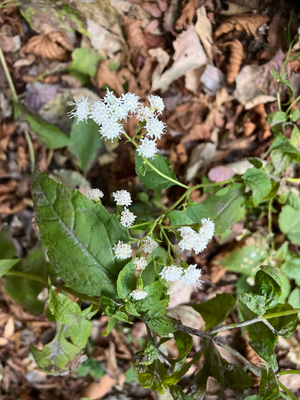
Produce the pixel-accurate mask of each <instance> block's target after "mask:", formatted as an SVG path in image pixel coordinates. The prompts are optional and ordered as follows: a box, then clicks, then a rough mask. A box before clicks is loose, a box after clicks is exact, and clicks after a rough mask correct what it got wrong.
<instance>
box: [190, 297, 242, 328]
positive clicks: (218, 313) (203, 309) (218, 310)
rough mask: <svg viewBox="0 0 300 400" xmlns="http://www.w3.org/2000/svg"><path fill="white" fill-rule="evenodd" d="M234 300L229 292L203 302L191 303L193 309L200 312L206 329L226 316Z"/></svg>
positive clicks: (215, 324)
mask: <svg viewBox="0 0 300 400" xmlns="http://www.w3.org/2000/svg"><path fill="white" fill-rule="evenodd" d="M235 302H236V300H235V298H234V297H233V296H231V294H227V293H222V294H217V295H216V297H214V298H212V299H210V300H207V301H205V302H204V303H201V304H195V305H193V309H194V310H196V311H197V312H198V313H200V314H201V316H202V318H203V319H204V321H205V328H206V330H208V329H210V328H212V327H215V326H217V325H219V324H220V323H221V322H223V321H224V320H225V319H226V318H227V316H228V314H229V312H230V311H231V310H232V308H233V307H234V305H235Z"/></svg>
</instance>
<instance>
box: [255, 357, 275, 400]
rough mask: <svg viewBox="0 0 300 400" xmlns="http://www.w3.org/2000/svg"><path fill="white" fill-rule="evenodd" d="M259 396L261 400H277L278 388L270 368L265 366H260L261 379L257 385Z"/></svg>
mask: <svg viewBox="0 0 300 400" xmlns="http://www.w3.org/2000/svg"><path fill="white" fill-rule="evenodd" d="M259 395H260V396H261V397H262V398H263V400H278V399H279V386H278V383H277V380H276V376H275V374H274V371H273V370H272V368H269V367H268V366H267V365H266V364H262V366H261V377H260V385H259Z"/></svg>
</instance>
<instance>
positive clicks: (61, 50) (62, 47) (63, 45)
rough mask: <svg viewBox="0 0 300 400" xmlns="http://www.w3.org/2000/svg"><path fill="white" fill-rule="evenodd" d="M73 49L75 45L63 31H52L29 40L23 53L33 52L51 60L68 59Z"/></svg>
mask: <svg viewBox="0 0 300 400" xmlns="http://www.w3.org/2000/svg"><path fill="white" fill-rule="evenodd" d="M71 51H73V45H72V43H71V41H70V39H69V38H68V36H67V35H66V34H65V33H63V32H50V33H46V34H42V35H37V36H34V37H32V38H31V39H29V40H28V42H27V43H26V45H25V46H24V47H23V48H22V52H23V53H25V54H26V53H32V54H35V55H37V56H40V57H42V58H49V59H50V60H58V61H66V60H68V58H69V56H70V52H71Z"/></svg>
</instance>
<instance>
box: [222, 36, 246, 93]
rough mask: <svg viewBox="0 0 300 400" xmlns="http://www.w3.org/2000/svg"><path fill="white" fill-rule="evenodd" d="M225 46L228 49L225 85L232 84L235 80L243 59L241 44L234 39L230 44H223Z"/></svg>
mask: <svg viewBox="0 0 300 400" xmlns="http://www.w3.org/2000/svg"><path fill="white" fill-rule="evenodd" d="M225 46H226V47H228V48H229V52H230V55H229V60H228V64H227V67H226V70H227V78H226V80H227V83H228V84H229V85H231V84H233V83H234V81H235V78H236V77H237V76H238V73H239V70H240V67H241V65H242V62H243V58H244V49H243V45H242V43H241V42H240V41H239V40H237V39H235V40H233V41H232V42H227V43H225Z"/></svg>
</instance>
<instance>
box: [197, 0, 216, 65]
mask: <svg viewBox="0 0 300 400" xmlns="http://www.w3.org/2000/svg"><path fill="white" fill-rule="evenodd" d="M196 15H197V22H196V24H195V30H196V32H197V34H198V36H199V38H200V40H201V43H202V45H203V47H204V50H205V52H206V55H207V58H208V61H209V62H211V61H212V59H213V53H212V44H213V38H212V26H211V22H210V20H209V19H208V17H207V15H206V11H205V7H200V8H198V10H197V12H196Z"/></svg>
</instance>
